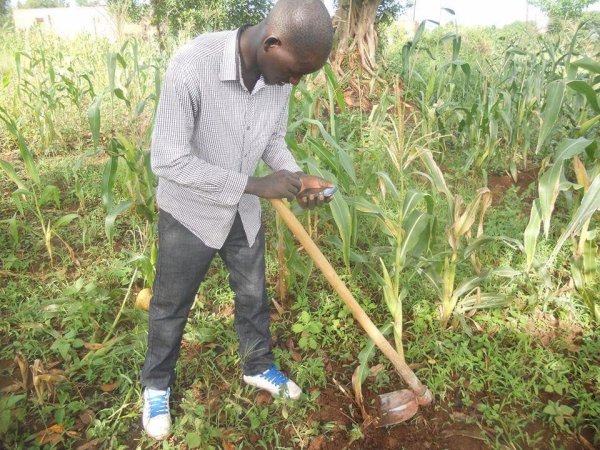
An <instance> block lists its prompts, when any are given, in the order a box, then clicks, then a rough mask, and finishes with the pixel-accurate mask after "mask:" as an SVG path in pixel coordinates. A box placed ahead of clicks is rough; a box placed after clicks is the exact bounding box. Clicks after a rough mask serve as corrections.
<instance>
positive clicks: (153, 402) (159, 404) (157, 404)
mask: <svg viewBox="0 0 600 450" xmlns="http://www.w3.org/2000/svg"><path fill="white" fill-rule="evenodd" d="M147 401H148V405H149V406H150V418H151V419H152V418H153V417H156V416H160V415H161V414H168V413H169V391H168V390H167V391H166V393H165V394H153V395H152V396H150V395H149V396H148V399H147Z"/></svg>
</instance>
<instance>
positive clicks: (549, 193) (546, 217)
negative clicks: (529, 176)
mask: <svg viewBox="0 0 600 450" xmlns="http://www.w3.org/2000/svg"><path fill="white" fill-rule="evenodd" d="M562 171H563V160H559V161H557V162H556V163H555V164H554V165H553V166H552V167H551V168H550V170H548V171H546V172H545V173H544V174H543V175H542V176H541V177H540V181H539V188H538V191H539V202H540V203H539V206H540V211H539V213H540V215H541V218H542V221H543V223H544V235H545V236H546V238H548V233H549V231H550V218H551V217H552V211H553V210H554V204H555V202H556V198H557V197H558V192H559V188H560V179H561V174H562Z"/></svg>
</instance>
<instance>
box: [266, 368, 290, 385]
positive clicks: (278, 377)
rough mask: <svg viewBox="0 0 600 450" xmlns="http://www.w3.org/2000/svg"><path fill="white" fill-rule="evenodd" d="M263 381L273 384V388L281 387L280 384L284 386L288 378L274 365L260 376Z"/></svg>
mask: <svg viewBox="0 0 600 450" xmlns="http://www.w3.org/2000/svg"><path fill="white" fill-rule="evenodd" d="M261 376H262V377H263V378H265V380H267V381H269V382H271V383H273V384H274V385H275V386H281V385H282V384H286V383H287V382H288V378H287V377H286V376H285V375H284V374H283V373H281V372H280V371H279V370H277V367H275V365H272V366H271V367H270V368H269V369H268V370H267V371H265V372H263V373H262V374H261Z"/></svg>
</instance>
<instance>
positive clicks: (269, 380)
mask: <svg viewBox="0 0 600 450" xmlns="http://www.w3.org/2000/svg"><path fill="white" fill-rule="evenodd" d="M244 382H245V383H246V384H249V385H250V386H254V387H257V388H259V389H264V390H265V391H268V392H270V393H271V394H272V395H276V396H281V397H284V398H291V399H292V400H297V399H299V398H300V394H302V390H301V389H300V388H299V387H298V385H297V384H296V383H294V382H293V381H292V380H290V379H289V378H288V377H286V376H285V375H284V374H283V373H281V372H280V371H279V370H278V369H277V367H275V364H273V365H272V366H271V367H270V368H269V369H267V370H265V371H264V372H263V373H259V374H258V375H252V376H250V375H244Z"/></svg>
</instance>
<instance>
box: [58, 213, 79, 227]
mask: <svg viewBox="0 0 600 450" xmlns="http://www.w3.org/2000/svg"><path fill="white" fill-rule="evenodd" d="M75 219H79V214H75V213H72V214H65V215H64V216H62V217H61V218H59V219H58V220H57V221H56V222H54V224H53V225H52V228H54V229H55V230H57V229H59V228H61V227H64V226H65V225H68V224H70V223H71V222H73V221H74V220H75Z"/></svg>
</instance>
